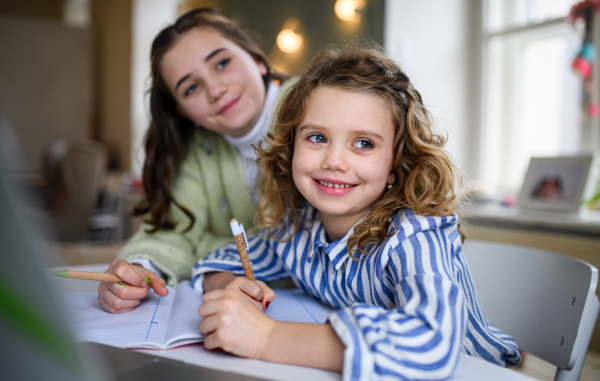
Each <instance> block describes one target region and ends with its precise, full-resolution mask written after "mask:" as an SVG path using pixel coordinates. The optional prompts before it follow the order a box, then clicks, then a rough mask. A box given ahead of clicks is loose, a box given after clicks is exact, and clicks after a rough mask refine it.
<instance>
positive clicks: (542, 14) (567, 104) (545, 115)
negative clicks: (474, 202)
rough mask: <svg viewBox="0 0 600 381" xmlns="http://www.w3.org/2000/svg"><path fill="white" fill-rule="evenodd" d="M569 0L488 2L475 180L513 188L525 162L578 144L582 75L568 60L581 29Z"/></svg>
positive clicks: (574, 149)
mask: <svg viewBox="0 0 600 381" xmlns="http://www.w3.org/2000/svg"><path fill="white" fill-rule="evenodd" d="M574 2H575V1H574V0H485V2H484V4H485V6H484V8H483V9H484V22H483V29H484V30H483V50H482V51H483V55H484V59H483V71H482V73H483V92H482V94H483V103H482V106H483V118H482V123H483V125H482V130H481V148H480V166H479V168H480V176H479V177H480V180H481V181H482V182H483V185H484V186H485V188H486V189H488V191H499V192H502V193H516V192H517V191H518V189H519V188H520V186H521V183H522V181H523V178H524V175H525V171H526V170H527V166H528V164H529V159H530V158H531V157H533V156H556V155H561V154H572V153H577V152H579V151H580V149H581V141H580V140H581V106H580V104H581V100H580V99H581V98H580V92H581V78H580V77H578V76H577V75H576V74H575V73H574V72H573V71H572V69H571V61H572V60H573V58H574V57H575V55H576V54H577V52H578V50H579V48H580V47H581V40H582V35H583V29H582V28H581V27H576V26H575V27H574V26H573V25H571V24H570V23H569V21H567V19H566V16H567V15H568V13H569V10H570V8H571V6H572V5H573V4H574Z"/></svg>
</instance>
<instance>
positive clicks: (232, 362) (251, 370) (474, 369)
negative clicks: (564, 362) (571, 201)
mask: <svg viewBox="0 0 600 381" xmlns="http://www.w3.org/2000/svg"><path fill="white" fill-rule="evenodd" d="M107 268H108V265H87V266H71V267H69V268H68V269H69V270H80V271H93V272H104V271H105V270H106V269H107ZM53 270H62V269H57V268H51V269H48V277H49V278H50V282H51V285H52V286H53V287H54V289H55V290H56V291H58V292H59V293H62V292H95V291H97V290H98V285H99V283H100V282H96V281H86V280H78V279H65V278H59V277H56V276H52V275H51V272H52V271H53ZM136 351H138V352H143V353H149V354H152V355H155V356H160V357H165V358H169V359H173V360H177V361H183V362H185V363H188V364H192V365H197V366H202V367H205V368H211V369H218V370H225V371H228V372H234V373H241V374H246V375H249V376H253V377H257V378H265V379H271V380H286V381H304V380H336V381H338V380H341V379H342V375H341V373H338V372H331V371H325V370H321V369H316V368H309V367H304V366H296V365H285V364H277V363H272V362H268V361H261V360H251V359H244V358H240V357H236V356H233V355H230V354H228V353H225V352H222V351H210V350H207V349H205V348H204V346H203V345H202V344H201V343H198V344H192V345H187V346H183V347H178V348H172V349H165V350H157V349H136ZM483 379H485V380H486V381H513V380H514V381H527V380H534V379H533V378H530V377H527V376H525V375H522V374H520V373H517V372H513V371H511V370H508V369H505V368H501V367H499V366H496V365H493V364H490V363H488V362H486V361H483V360H480V359H477V358H474V357H471V356H469V355H466V354H461V356H460V359H459V361H458V366H457V368H456V371H455V372H454V375H453V376H452V377H451V378H450V379H449V380H464V381H480V380H483Z"/></svg>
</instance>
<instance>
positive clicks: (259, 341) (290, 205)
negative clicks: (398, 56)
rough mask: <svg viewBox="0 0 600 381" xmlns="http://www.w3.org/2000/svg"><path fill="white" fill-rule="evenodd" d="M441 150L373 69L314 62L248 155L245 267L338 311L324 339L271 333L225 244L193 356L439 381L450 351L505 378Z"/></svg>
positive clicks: (510, 345) (203, 272) (200, 280)
mask: <svg viewBox="0 0 600 381" xmlns="http://www.w3.org/2000/svg"><path fill="white" fill-rule="evenodd" d="M444 143H445V139H444V138H443V137H441V136H439V135H436V134H435V133H434V132H432V120H431V117H430V114H429V113H428V112H427V110H426V109H425V107H424V105H423V101H422V99H421V96H420V95H419V93H418V92H417V91H416V90H415V88H414V87H413V85H412V83H411V82H410V81H409V79H408V77H407V76H406V75H405V74H404V73H403V72H402V71H401V70H400V68H399V67H398V66H397V65H396V64H394V62H392V61H391V60H390V59H388V58H387V57H385V55H383V54H382V53H380V52H379V51H376V50H363V49H349V50H348V51H346V52H343V53H341V54H338V53H335V52H333V51H325V52H324V53H323V54H322V55H321V56H320V57H317V58H316V60H315V61H314V62H313V64H312V65H311V67H310V68H309V69H308V71H307V72H306V73H305V74H304V75H303V76H301V77H300V78H299V80H298V82H297V83H296V84H295V85H294V86H293V87H292V88H291V89H290V91H289V92H288V93H287V94H286V95H285V97H284V99H283V101H282V104H281V107H280V109H279V112H278V116H277V121H276V125H275V128H274V131H273V133H271V134H269V135H268V139H267V145H266V147H267V148H265V149H263V148H261V147H260V146H258V147H257V151H258V156H259V160H260V165H261V169H262V170H263V172H264V178H263V180H262V188H261V190H262V192H263V199H262V200H261V203H260V206H259V214H258V222H260V224H261V225H262V226H263V227H264V230H263V231H262V234H259V235H257V236H255V237H253V238H251V239H249V253H248V254H249V256H250V259H251V261H252V264H253V269H254V274H255V276H256V278H257V279H260V280H262V281H274V280H279V279H283V278H291V279H292V280H293V281H294V282H295V283H296V284H297V285H298V287H300V288H301V289H303V290H304V291H305V292H307V293H308V294H310V295H312V296H314V297H316V298H318V299H319V300H321V301H322V302H324V303H326V304H328V305H329V306H331V307H334V308H336V309H337V311H335V312H334V313H332V314H331V315H330V316H329V317H328V322H327V323H326V324H323V325H318V324H300V323H291V322H281V321H275V320H273V319H271V318H270V317H268V316H267V315H265V314H264V313H263V312H262V308H261V307H260V306H259V305H257V304H256V303H250V302H249V299H250V298H249V297H248V295H246V294H244V293H242V292H240V291H239V290H240V289H244V287H247V286H246V285H247V284H248V285H249V284H250V283H252V282H251V281H249V280H247V279H245V278H243V275H244V273H243V268H242V266H241V263H240V261H239V259H236V258H237V252H236V247H235V245H233V244H231V245H228V246H225V247H223V248H221V249H218V250H217V251H215V252H213V253H211V254H209V255H208V256H207V257H205V258H203V259H201V260H200V261H199V262H198V263H197V264H196V266H195V269H194V272H193V276H192V283H193V285H194V287H195V288H196V289H198V290H203V291H204V292H205V294H204V296H203V303H202V304H201V305H200V307H199V314H200V315H201V316H202V317H203V320H202V321H201V323H200V330H201V331H202V332H203V333H204V334H206V335H207V337H206V339H205V341H204V346H205V347H206V348H209V349H211V348H222V349H223V350H225V351H228V352H231V353H233V354H236V355H238V356H243V357H250V358H258V359H263V360H268V361H274V362H283V363H290V364H298V365H306V366H313V367H319V368H324V369H331V370H337V371H342V372H343V376H344V379H345V380H370V379H380V378H381V379H383V378H390V379H392V378H394V379H410V380H417V379H418V380H423V379H428V380H430V379H431V380H433V379H445V378H447V377H449V376H450V375H451V374H452V372H453V371H454V369H455V367H456V364H457V362H458V358H459V355H460V353H461V351H462V352H466V353H468V354H470V355H472V356H476V357H480V358H482V359H485V360H486V361H489V362H493V363H496V364H498V365H501V366H513V365H516V364H518V363H519V361H520V357H519V352H518V348H517V345H516V343H515V342H514V340H513V339H512V338H510V337H509V336H507V335H506V334H504V333H502V332H501V331H499V330H498V329H497V328H495V327H494V326H493V325H492V324H490V322H489V321H488V320H487V319H486V317H485V314H484V312H483V310H482V308H481V305H480V304H479V301H478V299H477V295H476V293H475V290H474V286H473V282H472V279H471V276H470V273H469V269H468V266H467V263H466V260H465V257H464V256H463V254H462V246H461V238H460V234H459V231H458V228H457V222H458V218H457V216H456V215H455V214H454V209H455V206H456V196H455V193H454V185H455V179H456V178H458V173H457V170H456V169H455V166H454V165H453V163H452V161H451V159H450V158H449V156H448V155H447V153H446V152H445V151H444V150H443V145H444ZM232 283H236V284H239V285H240V287H237V288H233V287H229V285H230V284H232ZM264 297H266V298H267V299H268V301H271V300H273V298H274V292H273V291H272V290H270V289H268V290H265V291H264Z"/></svg>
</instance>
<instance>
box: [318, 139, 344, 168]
mask: <svg viewBox="0 0 600 381" xmlns="http://www.w3.org/2000/svg"><path fill="white" fill-rule="evenodd" d="M346 151H347V150H346V149H344V147H340V146H336V145H333V144H332V145H330V146H329V147H328V148H327V150H326V151H325V152H324V154H325V155H324V157H323V160H322V161H321V169H325V170H330V171H340V172H347V171H348V170H349V169H350V163H349V162H348V157H347V152H346Z"/></svg>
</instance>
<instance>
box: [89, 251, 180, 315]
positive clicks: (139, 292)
mask: <svg viewBox="0 0 600 381" xmlns="http://www.w3.org/2000/svg"><path fill="white" fill-rule="evenodd" d="M104 273H105V274H114V275H116V276H117V277H119V279H121V280H122V281H124V282H126V283H127V284H119V283H115V282H114V281H112V282H110V281H102V282H100V286H99V287H98V304H100V307H102V309H104V310H105V311H107V312H110V313H111V314H118V313H123V312H129V311H131V310H133V309H134V308H135V307H137V306H138V305H139V304H140V302H141V300H142V299H144V298H145V297H146V295H148V291H149V290H150V288H153V289H154V292H156V293H157V294H158V295H160V296H167V294H168V293H169V291H167V288H166V283H165V280H164V279H162V278H161V277H159V276H158V275H156V273H154V272H153V271H150V270H148V269H145V268H144V267H142V266H139V265H134V264H131V263H129V262H127V261H125V260H123V259H117V260H115V261H113V262H112V263H111V264H110V266H109V267H108V270H106V271H105V272H104ZM145 279H148V280H149V283H147V281H146V280H145Z"/></svg>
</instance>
